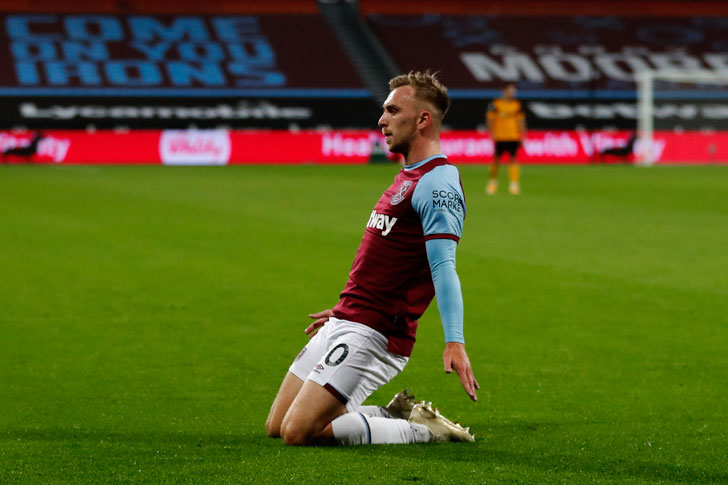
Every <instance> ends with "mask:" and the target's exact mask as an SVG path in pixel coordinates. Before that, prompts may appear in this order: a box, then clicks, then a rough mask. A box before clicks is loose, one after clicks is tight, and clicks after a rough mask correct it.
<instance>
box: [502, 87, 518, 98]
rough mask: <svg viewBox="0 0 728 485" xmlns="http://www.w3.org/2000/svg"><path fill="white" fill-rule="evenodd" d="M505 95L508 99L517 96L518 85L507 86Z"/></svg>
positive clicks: (504, 91)
mask: <svg viewBox="0 0 728 485" xmlns="http://www.w3.org/2000/svg"><path fill="white" fill-rule="evenodd" d="M503 97H504V98H506V99H513V98H515V97H516V87H515V86H512V85H511V86H507V87H506V88H505V89H504V90H503Z"/></svg>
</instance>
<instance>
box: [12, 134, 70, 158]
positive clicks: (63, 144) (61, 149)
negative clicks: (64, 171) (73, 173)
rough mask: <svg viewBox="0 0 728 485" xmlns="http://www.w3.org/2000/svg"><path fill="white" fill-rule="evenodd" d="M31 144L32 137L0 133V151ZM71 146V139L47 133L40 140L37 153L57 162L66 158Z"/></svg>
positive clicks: (41, 156)
mask: <svg viewBox="0 0 728 485" xmlns="http://www.w3.org/2000/svg"><path fill="white" fill-rule="evenodd" d="M31 138H32V136H31ZM29 144H30V138H28V137H16V136H14V135H11V134H8V133H0V151H3V152H4V151H5V150H8V149H11V148H20V147H27V146H28V145H29ZM70 148H71V140H69V139H67V138H57V137H54V136H48V135H46V136H43V138H41V140H40V141H39V142H38V150H37V151H36V153H35V155H36V156H37V157H40V158H50V159H51V160H53V161H54V162H55V163H61V162H63V161H64V160H65V159H66V155H68V150H69V149H70Z"/></svg>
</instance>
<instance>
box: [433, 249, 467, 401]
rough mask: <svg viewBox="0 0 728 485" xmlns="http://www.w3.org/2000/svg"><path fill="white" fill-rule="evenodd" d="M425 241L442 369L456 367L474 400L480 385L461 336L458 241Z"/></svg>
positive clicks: (462, 312) (449, 370)
mask: <svg viewBox="0 0 728 485" xmlns="http://www.w3.org/2000/svg"><path fill="white" fill-rule="evenodd" d="M425 244H426V247H427V259H428V261H429V263H430V271H431V272H432V282H433V284H434V286H435V296H436V297H437V306H438V308H439V310H440V319H441V320H442V328H443V330H444V332H445V352H443V354H442V360H443V364H444V365H445V372H446V373H448V374H449V373H451V372H452V370H453V369H455V372H457V374H458V376H459V377H460V382H461V383H462V385H463V388H464V389H465V391H466V392H467V393H468V395H469V396H470V398H471V399H472V400H473V401H477V399H478V397H477V395H476V393H475V391H476V390H478V389H480V386H479V385H478V381H477V380H476V379H475V375H474V374H473V368H472V366H471V365H470V359H469V358H468V354H467V352H466V351H465V337H464V336H463V316H464V307H463V296H462V291H461V287H460V278H459V277H458V274H457V270H456V264H455V252H456V249H457V242H455V241H454V240H452V239H430V240H429V241H427V242H426V243H425Z"/></svg>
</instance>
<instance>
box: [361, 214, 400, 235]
mask: <svg viewBox="0 0 728 485" xmlns="http://www.w3.org/2000/svg"><path fill="white" fill-rule="evenodd" d="M396 222H397V218H396V217H389V216H388V215H387V214H379V213H377V211H375V210H373V211H372V215H371V216H369V222H367V227H371V228H373V229H379V230H382V236H386V235H387V234H389V233H390V232H391V231H392V228H394V224H395V223H396Z"/></svg>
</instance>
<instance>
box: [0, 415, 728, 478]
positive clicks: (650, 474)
mask: <svg viewBox="0 0 728 485" xmlns="http://www.w3.org/2000/svg"><path fill="white" fill-rule="evenodd" d="M17 441H25V442H28V441H35V442H39V443H69V444H70V443H76V444H87V445H93V444H96V443H99V442H101V441H103V442H105V443H107V444H114V443H116V444H124V445H134V446H135V447H141V448H143V447H144V445H147V446H148V447H150V448H151V447H156V446H160V445H161V446H163V447H164V446H181V447H185V448H188V449H192V448H199V449H207V450H208V451H212V450H215V449H224V450H225V451H226V452H235V451H239V452H240V453H241V454H248V455H249V454H250V451H251V447H252V448H253V449H256V448H257V449H258V451H259V453H260V455H265V454H268V453H270V452H271V450H276V449H277V450H278V455H281V453H282V454H283V455H288V456H289V457H290V458H295V456H301V455H317V456H319V457H320V456H326V455H329V456H331V455H336V456H337V457H345V456H350V457H352V458H356V459H357V460H365V461H367V462H371V460H372V459H374V460H382V461H384V460H398V459H402V460H407V461H409V460H413V459H414V460H418V459H421V460H427V461H429V462H432V461H441V462H444V464H443V467H447V466H451V465H456V464H457V465H456V466H458V467H460V468H463V469H464V468H465V465H466V464H472V465H473V466H477V467H478V468H481V469H489V468H496V467H499V466H512V467H528V468H531V469H539V470H542V471H544V472H546V473H573V474H579V473H587V474H597V475H602V476H604V477H605V478H611V479H619V478H620V477H622V478H624V477H631V478H636V479H642V480H645V481H647V482H657V481H661V480H669V481H681V482H683V481H684V482H693V483H728V472H722V471H721V472H716V471H715V470H709V469H702V468H697V467H691V466H677V465H672V464H667V463H655V462H651V461H646V460H640V459H636V458H624V459H620V458H607V457H605V458H601V459H600V458H594V457H593V456H590V457H575V456H573V455H568V454H558V453H551V454H543V453H541V452H535V453H528V452H515V451H504V450H498V449H494V448H492V447H491V446H492V443H488V444H486V443H484V442H476V443H475V444H474V445H471V444H457V443H443V444H439V443H438V444H435V443H432V444H423V445H412V446H401V445H380V446H364V447H325V448H313V447H302V448H288V447H286V446H284V445H283V443H282V442H281V441H280V440H277V439H272V438H268V437H266V436H265V435H264V434H263V433H262V432H261V433H250V434H209V433H208V434H206V433H190V432H180V433H174V432H154V431H150V432H148V433H144V432H124V431H100V430H85V429H63V428H58V429H38V428H31V429H14V430H7V431H0V443H3V442H17ZM0 446H2V445H0ZM435 450H436V451H435Z"/></svg>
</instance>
